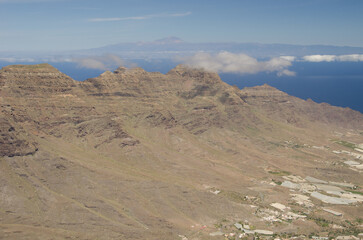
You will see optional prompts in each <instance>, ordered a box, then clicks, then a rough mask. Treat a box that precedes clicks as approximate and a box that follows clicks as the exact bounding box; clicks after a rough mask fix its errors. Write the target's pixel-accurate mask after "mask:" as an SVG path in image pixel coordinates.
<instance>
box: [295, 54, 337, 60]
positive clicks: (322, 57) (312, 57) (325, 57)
mask: <svg viewBox="0 0 363 240" xmlns="http://www.w3.org/2000/svg"><path fill="white" fill-rule="evenodd" d="M302 59H303V60H304V61H307V62H333V61H335V59H336V56H335V55H308V56H304V57H303V58H302Z"/></svg>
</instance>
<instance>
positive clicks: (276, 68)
mask: <svg viewBox="0 0 363 240" xmlns="http://www.w3.org/2000/svg"><path fill="white" fill-rule="evenodd" d="M294 59H295V58H294V57H292V56H281V57H276V58H272V59H270V60H268V61H258V60H257V59H255V58H253V57H250V56H248V55H246V54H234V53H230V52H220V53H218V54H216V55H211V54H209V53H203V52H201V53H197V54H195V55H194V56H191V57H186V58H183V59H182V60H183V62H184V64H185V65H187V66H190V67H194V68H203V69H205V70H208V71H213V72H218V73H238V74H255V73H259V72H277V75H278V76H295V72H292V71H290V70H288V69H287V68H288V67H290V66H291V65H292V63H291V62H292V61H293V60H294Z"/></svg>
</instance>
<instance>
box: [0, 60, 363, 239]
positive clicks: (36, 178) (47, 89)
mask: <svg viewBox="0 0 363 240" xmlns="http://www.w3.org/2000/svg"><path fill="white" fill-rule="evenodd" d="M0 87H1V89H0V103H1V113H0V123H1V125H0V171H1V174H0V188H1V191H0V238H1V237H4V238H7V239H36V238H39V239H65V238H72V237H76V238H79V239H178V238H179V237H178V236H179V235H181V236H184V237H186V238H188V239H210V238H211V236H210V235H209V233H211V232H216V231H218V230H220V231H223V232H224V233H227V232H232V231H237V229H236V228H235V227H233V224H234V223H235V222H240V221H242V222H243V221H245V220H246V221H248V222H249V223H250V225H251V226H252V225H253V226H254V227H255V228H257V229H268V230H270V231H273V232H275V233H278V234H283V233H286V234H290V235H293V234H306V235H308V234H310V233H312V232H320V231H326V227H324V226H322V225H321V224H320V225H319V223H320V222H318V221H317V220H316V219H320V218H322V219H327V221H330V222H331V224H335V225H337V226H341V227H346V226H345V225H344V221H345V220H349V221H351V222H352V226H351V227H349V230H352V229H353V227H354V229H356V228H357V226H358V225H357V226H356V223H355V222H354V221H355V220H356V219H357V218H358V217H359V211H358V212H357V211H356V209H359V210H362V203H361V202H360V201H358V200H357V201H356V202H354V203H353V202H352V203H350V205H334V206H333V208H334V209H335V210H337V211H340V212H343V213H344V217H343V218H335V217H332V216H331V214H330V215H329V214H327V213H324V212H323V211H322V208H323V207H331V205H330V203H325V202H322V201H320V200H318V199H315V198H313V197H312V196H315V195H316V194H313V192H317V193H320V194H321V193H322V191H323V190H321V189H318V187H317V186H315V185H311V184H310V185H309V184H308V183H307V180H304V178H305V177H308V176H312V177H315V178H319V179H323V180H325V181H326V182H336V183H341V182H345V183H349V184H352V185H353V186H355V189H354V191H358V192H359V191H361V190H360V187H362V186H361V185H360V184H361V183H362V180H363V179H362V175H361V168H359V167H355V166H351V165H347V164H345V163H344V161H347V160H353V159H354V161H358V162H357V163H358V165H359V164H362V163H361V162H360V161H362V159H360V158H358V157H357V156H359V154H360V152H359V147H358V144H359V143H362V142H363V135H362V134H363V115H362V114H361V113H359V112H356V111H353V110H351V109H343V108H338V107H333V106H330V105H328V104H317V103H314V102H313V101H310V100H308V101H304V100H302V99H298V98H295V97H292V96H289V95H287V94H286V93H283V92H281V91H279V90H277V89H275V88H272V87H270V86H267V85H264V86H258V87H254V88H245V89H243V90H239V89H237V88H235V87H232V86H229V85H228V84H226V83H224V82H222V81H221V79H220V78H219V76H218V75H217V74H215V73H209V72H205V71H203V70H198V69H189V68H186V67H183V66H177V67H176V68H174V69H172V70H171V71H170V72H169V73H167V74H165V75H164V74H161V73H149V72H146V71H144V70H143V69H140V68H134V69H126V68H122V67H120V68H119V69H117V70H116V71H115V72H105V73H103V74H102V75H100V76H99V77H97V78H93V79H88V80H86V81H84V82H77V81H74V80H72V79H71V78H69V77H68V76H66V75H64V74H62V73H60V72H59V71H58V70H57V69H55V68H53V67H52V66H50V65H48V64H40V65H29V66H23V65H14V66H8V67H5V68H3V69H2V70H0ZM355 144H356V145H355ZM354 148H356V149H358V150H354ZM341 150H344V151H346V152H339V151H341ZM332 151H335V153H334V152H332ZM337 152H338V153H339V154H338V153H337ZM354 154H356V155H354ZM357 159H358V160H357ZM292 175H294V177H295V178H296V179H300V178H299V177H301V179H302V180H301V181H303V182H304V184H305V183H306V184H307V185H308V186H310V190H309V191H305V190H304V191H303V192H302V193H301V195H303V196H306V197H307V198H310V199H311V200H309V201H312V202H313V206H305V205H299V204H296V203H295V202H294V200H293V199H292V195H291V194H292V193H291V192H290V190H289V188H287V187H284V186H280V184H281V183H282V182H283V181H287V179H290V180H289V181H292V180H291V179H295V178H293V177H292ZM296 179H295V180H296ZM308 179H309V178H308ZM296 184H297V183H296ZM299 184H302V183H299ZM282 185H285V184H282ZM301 186H305V185H301ZM327 186H329V187H333V186H330V185H327ZM349 186H350V185H349ZM329 187H328V188H329ZM304 189H305V188H304ZM311 189H313V190H311ZM349 189H350V188H349V187H346V188H344V194H345V193H347V194H348V193H349ZM351 190H352V189H351ZM294 191H295V193H296V194H297V193H298V192H299V191H300V190H298V189H295V190H294ZM301 191H302V190H301ZM352 191H353V190H352ZM299 194H300V193H299ZM356 195H357V194H352V195H349V196H348V197H352V198H354V197H356ZM273 202H280V203H282V204H285V205H286V206H289V207H290V208H291V209H292V210H293V211H294V212H295V213H297V212H298V213H300V214H304V216H305V217H304V218H302V219H300V218H296V219H295V218H294V219H293V220H291V219H288V220H284V219H283V220H281V222H278V223H276V222H274V221H272V222H271V221H269V220H263V219H264V218H263V216H262V215H263V213H264V212H266V211H267V210H266V209H269V208H271V206H270V204H271V203H273ZM251 206H253V207H251ZM357 224H358V223H357ZM343 225H344V226H343ZM298 226H299V228H297V227H298ZM346 228H348V227H346ZM213 238H215V239H223V237H220V236H219V237H218V236H217V237H213Z"/></svg>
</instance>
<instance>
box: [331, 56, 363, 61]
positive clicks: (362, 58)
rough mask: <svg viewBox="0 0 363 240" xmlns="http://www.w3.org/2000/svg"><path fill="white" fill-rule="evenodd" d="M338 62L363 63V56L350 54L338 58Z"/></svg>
mask: <svg viewBox="0 0 363 240" xmlns="http://www.w3.org/2000/svg"><path fill="white" fill-rule="evenodd" d="M337 60H338V61H341V62H361V61H363V54H350V55H340V56H337Z"/></svg>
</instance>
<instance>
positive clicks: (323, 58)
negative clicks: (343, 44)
mask: <svg viewBox="0 0 363 240" xmlns="http://www.w3.org/2000/svg"><path fill="white" fill-rule="evenodd" d="M302 60H303V61H306V62H334V61H337V62H360V61H363V54H349V55H308V56H304V57H302Z"/></svg>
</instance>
